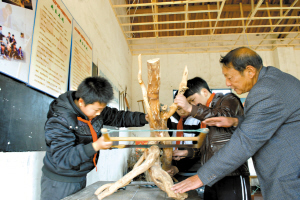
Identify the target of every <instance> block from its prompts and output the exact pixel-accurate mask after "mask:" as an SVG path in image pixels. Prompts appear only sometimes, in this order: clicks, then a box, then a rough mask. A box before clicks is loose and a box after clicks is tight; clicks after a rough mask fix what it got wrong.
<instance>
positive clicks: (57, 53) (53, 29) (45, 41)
mask: <svg viewBox="0 0 300 200" xmlns="http://www.w3.org/2000/svg"><path fill="white" fill-rule="evenodd" d="M71 36H72V16H71V14H70V12H69V11H68V10H67V8H66V7H65V5H64V4H63V2H62V1H61V0H39V1H38V5H37V11H36V17H35V26H34V35H33V44H32V54H31V64H30V72H29V85H31V86H32V87H35V88H37V89H39V90H42V91H44V92H46V93H48V94H50V95H52V96H55V97H58V96H59V95H60V94H62V93H64V92H66V91H67V87H68V74H69V60H70V49H71Z"/></svg>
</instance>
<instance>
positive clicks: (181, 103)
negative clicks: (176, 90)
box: [174, 94, 192, 113]
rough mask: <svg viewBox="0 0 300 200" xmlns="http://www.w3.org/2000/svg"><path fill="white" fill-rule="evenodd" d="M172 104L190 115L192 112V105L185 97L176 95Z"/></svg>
mask: <svg viewBox="0 0 300 200" xmlns="http://www.w3.org/2000/svg"><path fill="white" fill-rule="evenodd" d="M174 103H176V104H177V106H178V107H181V108H182V109H183V110H184V111H186V112H188V113H191V112H192V105H191V104H189V102H188V101H187V99H186V97H185V96H183V95H182V94H178V95H177V96H176V98H175V99H174Z"/></svg>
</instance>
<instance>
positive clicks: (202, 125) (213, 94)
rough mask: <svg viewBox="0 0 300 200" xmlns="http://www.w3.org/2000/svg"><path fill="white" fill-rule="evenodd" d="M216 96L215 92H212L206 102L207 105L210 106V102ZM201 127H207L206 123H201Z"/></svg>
mask: <svg viewBox="0 0 300 200" xmlns="http://www.w3.org/2000/svg"><path fill="white" fill-rule="evenodd" d="M214 97H215V93H212V94H211V95H210V97H209V98H208V100H207V102H206V107H209V104H210V103H211V102H212V100H213V98H214ZM200 127H201V128H206V124H204V123H201V125H200Z"/></svg>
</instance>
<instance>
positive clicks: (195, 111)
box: [174, 77, 251, 200]
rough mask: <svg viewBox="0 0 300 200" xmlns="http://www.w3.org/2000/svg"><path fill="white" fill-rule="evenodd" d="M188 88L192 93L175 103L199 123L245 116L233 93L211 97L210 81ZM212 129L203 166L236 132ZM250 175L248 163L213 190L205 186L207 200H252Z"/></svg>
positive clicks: (194, 82)
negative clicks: (210, 119) (212, 119)
mask: <svg viewBox="0 0 300 200" xmlns="http://www.w3.org/2000/svg"><path fill="white" fill-rule="evenodd" d="M187 87H188V88H189V89H188V90H186V92H185V93H184V95H177V97H176V98H175V100H174V102H175V103H177V105H178V106H180V107H181V108H182V109H184V110H185V111H186V112H188V113H190V115H191V116H192V117H194V118H196V119H199V120H201V121H204V120H205V119H207V118H210V117H217V116H218V117H219V116H224V117H234V116H237V115H239V116H241V115H243V114H244V112H243V106H242V103H241V101H240V99H239V98H238V97H237V96H236V95H234V94H233V93H230V94H226V95H223V94H222V93H217V94H215V93H211V92H210V89H209V87H208V85H207V83H206V81H205V80H203V79H202V78H200V77H195V78H193V79H190V80H188V82H187ZM201 128H205V125H204V124H203V123H201ZM208 128H209V133H208V134H207V136H206V140H205V142H204V144H203V145H202V147H201V148H200V155H201V158H200V161H201V164H202V165H203V164H204V163H206V162H207V161H208V160H209V159H210V158H211V157H212V156H213V155H214V154H215V153H217V151H219V149H221V148H222V147H223V146H224V145H225V144H226V143H227V142H228V141H229V140H230V138H231V135H232V133H233V132H234V129H235V128H221V127H215V126H211V127H208ZM249 175H250V173H249V169H248V165H247V163H244V164H243V165H242V166H240V167H239V168H238V169H236V170H235V171H233V172H232V173H231V174H227V176H226V177H224V178H223V179H222V180H220V181H219V182H217V183H215V184H214V185H213V186H212V187H209V186H205V190H204V199H209V200H227V199H230V200H241V199H246V200H247V199H249V200H250V199H251V194H250V183H249ZM195 176H198V175H195Z"/></svg>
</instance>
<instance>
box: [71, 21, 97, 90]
mask: <svg viewBox="0 0 300 200" xmlns="http://www.w3.org/2000/svg"><path fill="white" fill-rule="evenodd" d="M92 67H93V47H92V42H91V41H90V40H89V38H88V37H87V35H86V34H85V33H84V31H83V30H82V29H81V27H80V26H79V24H78V23H77V22H76V21H75V20H73V36H72V53H71V67H70V90H77V87H78V85H79V84H80V83H81V82H82V81H83V80H84V79H85V78H86V77H88V76H92V71H93V68H92Z"/></svg>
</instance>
